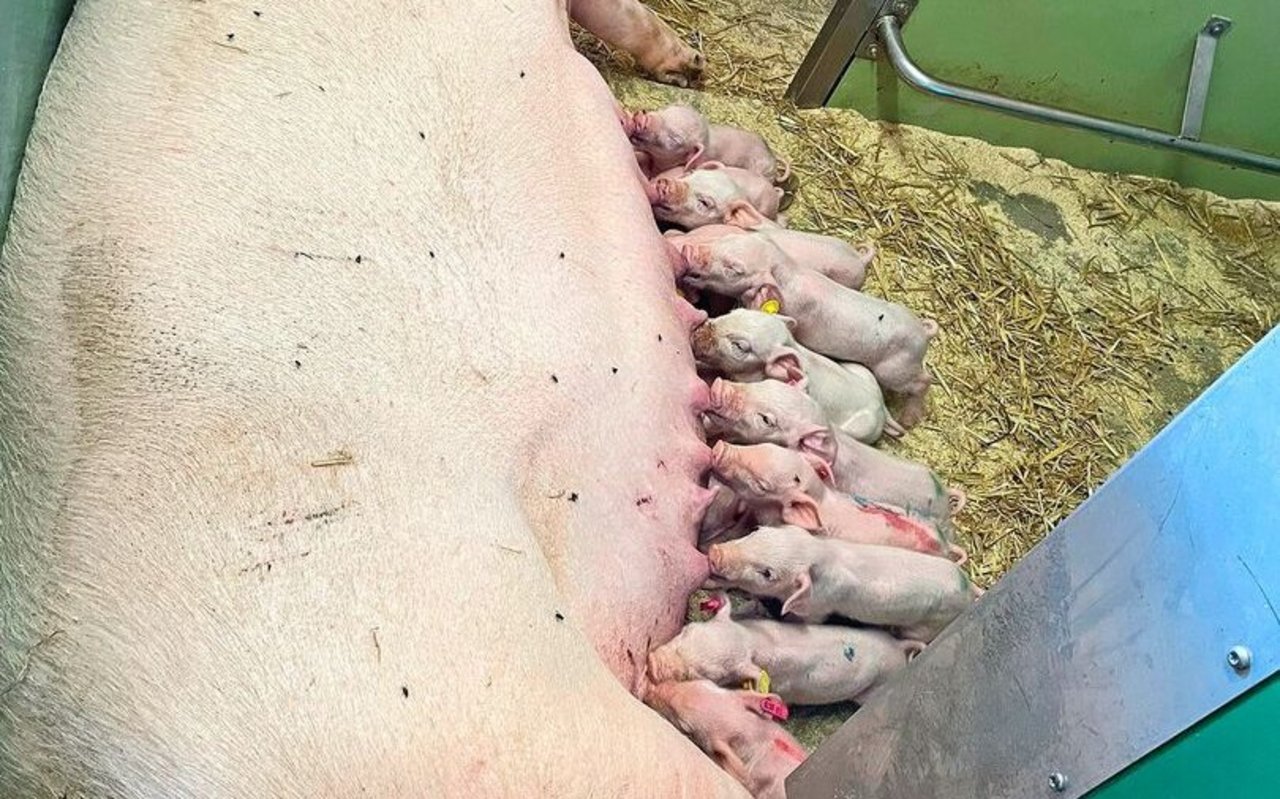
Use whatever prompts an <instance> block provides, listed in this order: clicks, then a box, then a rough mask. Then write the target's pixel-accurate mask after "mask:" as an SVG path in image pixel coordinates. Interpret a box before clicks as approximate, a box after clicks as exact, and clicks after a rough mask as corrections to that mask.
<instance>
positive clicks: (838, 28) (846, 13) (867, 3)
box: [786, 0, 917, 108]
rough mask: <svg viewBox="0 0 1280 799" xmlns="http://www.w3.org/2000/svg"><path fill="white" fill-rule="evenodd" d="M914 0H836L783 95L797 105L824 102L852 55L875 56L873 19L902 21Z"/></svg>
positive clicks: (815, 104) (802, 106)
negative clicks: (892, 18) (893, 18)
mask: <svg viewBox="0 0 1280 799" xmlns="http://www.w3.org/2000/svg"><path fill="white" fill-rule="evenodd" d="M916 2H917V0H836V2H835V4H834V5H833V6H832V7H831V13H830V14H828V15H827V20H826V22H824V23H823V24H822V30H820V31H818V37H817V38H816V39H814V41H813V46H812V47H810V48H809V52H808V53H806V54H805V57H804V61H803V62H802V63H801V64H800V68H799V69H797V70H796V75H795V77H794V78H792V79H791V85H790V86H788V87H787V92H786V97H787V99H788V100H791V101H792V102H793V103H795V104H796V105H798V106H799V107H801V108H817V107H818V106H821V105H825V104H826V102H827V100H828V99H829V98H830V97H831V93H832V92H834V91H835V89H836V85H837V84H838V83H839V82H840V78H841V77H843V76H844V73H845V70H846V69H848V68H849V64H850V63H851V62H852V61H853V59H854V56H855V55H857V56H860V57H862V58H872V59H874V58H876V56H877V54H878V52H879V46H878V45H877V44H876V20H878V19H880V18H881V17H885V16H893V17H896V18H897V19H898V21H899V24H901V23H905V22H906V21H907V18H908V17H910V16H911V12H912V11H915V9H916Z"/></svg>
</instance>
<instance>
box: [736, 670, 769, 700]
mask: <svg viewBox="0 0 1280 799" xmlns="http://www.w3.org/2000/svg"><path fill="white" fill-rule="evenodd" d="M742 687H743V689H745V690H747V691H752V690H754V691H755V692H756V693H758V694H767V693H769V672H767V671H765V670H764V669H760V676H759V677H757V678H756V681H755V682H754V683H753V682H751V681H750V680H747V681H746V682H744V683H743V684H742Z"/></svg>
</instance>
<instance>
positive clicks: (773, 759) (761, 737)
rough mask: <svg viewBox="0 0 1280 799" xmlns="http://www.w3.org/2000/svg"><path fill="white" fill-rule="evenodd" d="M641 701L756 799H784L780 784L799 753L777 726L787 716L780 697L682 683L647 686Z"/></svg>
mask: <svg viewBox="0 0 1280 799" xmlns="http://www.w3.org/2000/svg"><path fill="white" fill-rule="evenodd" d="M644 701H645V703H646V704H648V705H649V706H650V707H652V708H653V709H654V710H656V711H658V713H659V714H661V715H662V716H663V717H664V718H665V719H667V721H669V722H671V723H672V724H673V725H675V726H676V728H677V729H679V730H680V731H681V732H683V733H684V734H685V735H687V736H689V738H690V740H692V741H693V742H694V743H695V744H696V745H697V746H698V748H700V749H701V750H702V751H703V752H706V753H707V755H709V756H710V757H711V759H712V760H714V761H716V763H717V764H718V765H719V766H720V767H721V768H723V769H724V770H725V771H727V772H729V774H731V775H732V776H733V777H734V779H736V780H737V781H738V782H740V783H742V785H743V786H744V787H746V789H747V790H748V791H749V792H750V793H751V795H752V796H754V797H756V799H786V787H785V785H784V781H785V780H786V778H787V775H788V774H790V773H791V772H792V771H794V770H795V768H796V766H798V765H800V764H801V763H803V762H804V759H805V752H804V749H802V748H801V747H800V744H798V743H797V742H796V740H795V738H792V737H791V734H790V733H788V732H787V731H786V730H784V729H783V728H782V726H781V725H780V724H778V719H785V718H786V717H787V707H786V705H785V704H784V703H783V701H782V699H781V697H779V696H777V695H776V694H758V693H755V692H754V691H744V690H730V689H727V688H721V687H720V686H718V685H716V684H715V683H713V682H711V681H710V680H688V681H682V682H674V681H673V682H660V683H655V684H652V685H650V686H649V687H648V689H647V690H646V691H645V696H644Z"/></svg>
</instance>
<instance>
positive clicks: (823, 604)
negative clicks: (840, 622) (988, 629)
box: [707, 526, 982, 643]
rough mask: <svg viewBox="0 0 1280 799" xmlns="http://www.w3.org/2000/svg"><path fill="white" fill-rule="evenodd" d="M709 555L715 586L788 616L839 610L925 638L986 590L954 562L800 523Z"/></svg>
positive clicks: (812, 618)
mask: <svg viewBox="0 0 1280 799" xmlns="http://www.w3.org/2000/svg"><path fill="white" fill-rule="evenodd" d="M707 558H708V560H709V561H710V562H711V579H712V582H713V583H714V584H716V585H719V586H721V587H734V588H741V589H743V590H745V591H750V592H751V593H753V594H756V595H758V596H765V597H773V598H775V599H781V600H782V612H783V613H784V614H788V613H790V614H792V615H794V616H795V617H797V618H799V619H802V620H804V621H806V622H809V623H820V622H822V621H825V620H826V619H828V618H830V617H831V616H834V615H837V614H838V615H840V616H844V617H846V618H849V619H853V620H855V621H860V622H863V623H864V624H874V625H878V626H881V627H889V628H893V631H894V632H895V634H897V635H898V636H899V637H901V638H908V639H912V640H916V641H924V642H925V643H928V642H930V641H932V640H933V639H934V638H935V637H936V636H937V635H938V633H940V632H942V630H943V628H945V627H946V626H947V625H948V624H950V623H951V622H952V621H953V620H954V619H955V618H956V617H957V616H959V615H960V614H961V613H963V612H964V610H965V608H967V607H969V605H970V604H971V603H972V602H973V600H974V599H976V598H977V597H978V596H980V595H981V594H982V592H981V590H979V589H978V588H977V587H976V586H974V585H973V583H971V582H970V581H969V577H968V576H967V575H966V574H965V573H964V572H963V571H961V570H960V568H959V567H958V566H956V564H954V563H952V562H951V561H948V560H943V559H942V558H933V557H929V556H928V555H922V554H920V553H918V552H912V551H910V550H906V549H900V548H898V547H882V546H875V545H874V544H853V543H850V542H848V541H840V540H838V539H834V538H822V537H819V536H814V535H810V534H809V533H808V532H806V531H804V530H802V529H800V528H799V527H791V526H785V527H761V528H760V529H758V530H756V531H755V532H754V533H752V534H751V535H749V536H747V537H746V538H740V539H738V540H737V541H731V542H729V543H726V544H716V545H715V546H713V547H711V548H710V549H709V550H708V551H707Z"/></svg>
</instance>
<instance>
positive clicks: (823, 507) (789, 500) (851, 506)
mask: <svg viewBox="0 0 1280 799" xmlns="http://www.w3.org/2000/svg"><path fill="white" fill-rule="evenodd" d="M711 470H712V473H713V474H714V475H715V477H716V479H718V480H721V481H723V482H724V483H725V485H727V486H729V487H730V488H731V489H733V490H734V491H735V492H737V494H738V496H740V497H742V498H743V499H745V500H746V502H747V505H748V506H749V507H750V508H751V510H752V512H753V513H754V514H755V517H756V518H757V519H758V520H760V522H762V523H764V524H775V523H779V522H785V523H786V524H792V525H795V526H797V527H801V528H803V529H805V530H808V531H809V532H812V533H817V534H819V535H824V536H830V537H831V538H839V539H842V540H844V541H851V542H853V543H856V544H878V545H882V546H891V547H901V548H903V549H911V550H915V551H916V552H923V553H925V554H927V555H937V556H939V557H950V558H953V559H954V560H955V561H956V562H957V563H963V562H964V560H965V552H964V550H963V549H961V548H960V547H957V546H955V545H954V544H950V543H948V542H947V540H946V539H945V538H943V537H942V535H941V534H940V533H939V532H938V531H937V529H936V528H935V527H933V526H932V525H930V524H929V523H927V522H925V521H923V520H920V519H916V518H912V517H911V516H908V515H907V514H906V512H905V511H903V510H902V509H901V508H892V507H888V506H885V505H877V504H874V503H870V502H864V501H859V500H856V499H854V498H853V497H850V496H849V495H847V494H842V493H840V492H839V491H836V490H835V489H833V488H831V487H830V486H829V484H830V482H831V470H830V468H829V467H828V466H827V464H826V462H824V461H823V460H821V459H820V458H817V457H814V456H812V455H804V454H802V453H800V452H797V451H795V450H793V449H787V448H785V447H780V446H778V445H777V444H748V445H738V444H728V443H726V442H724V441H718V442H716V445H715V446H714V447H713V448H712V450H711Z"/></svg>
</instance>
